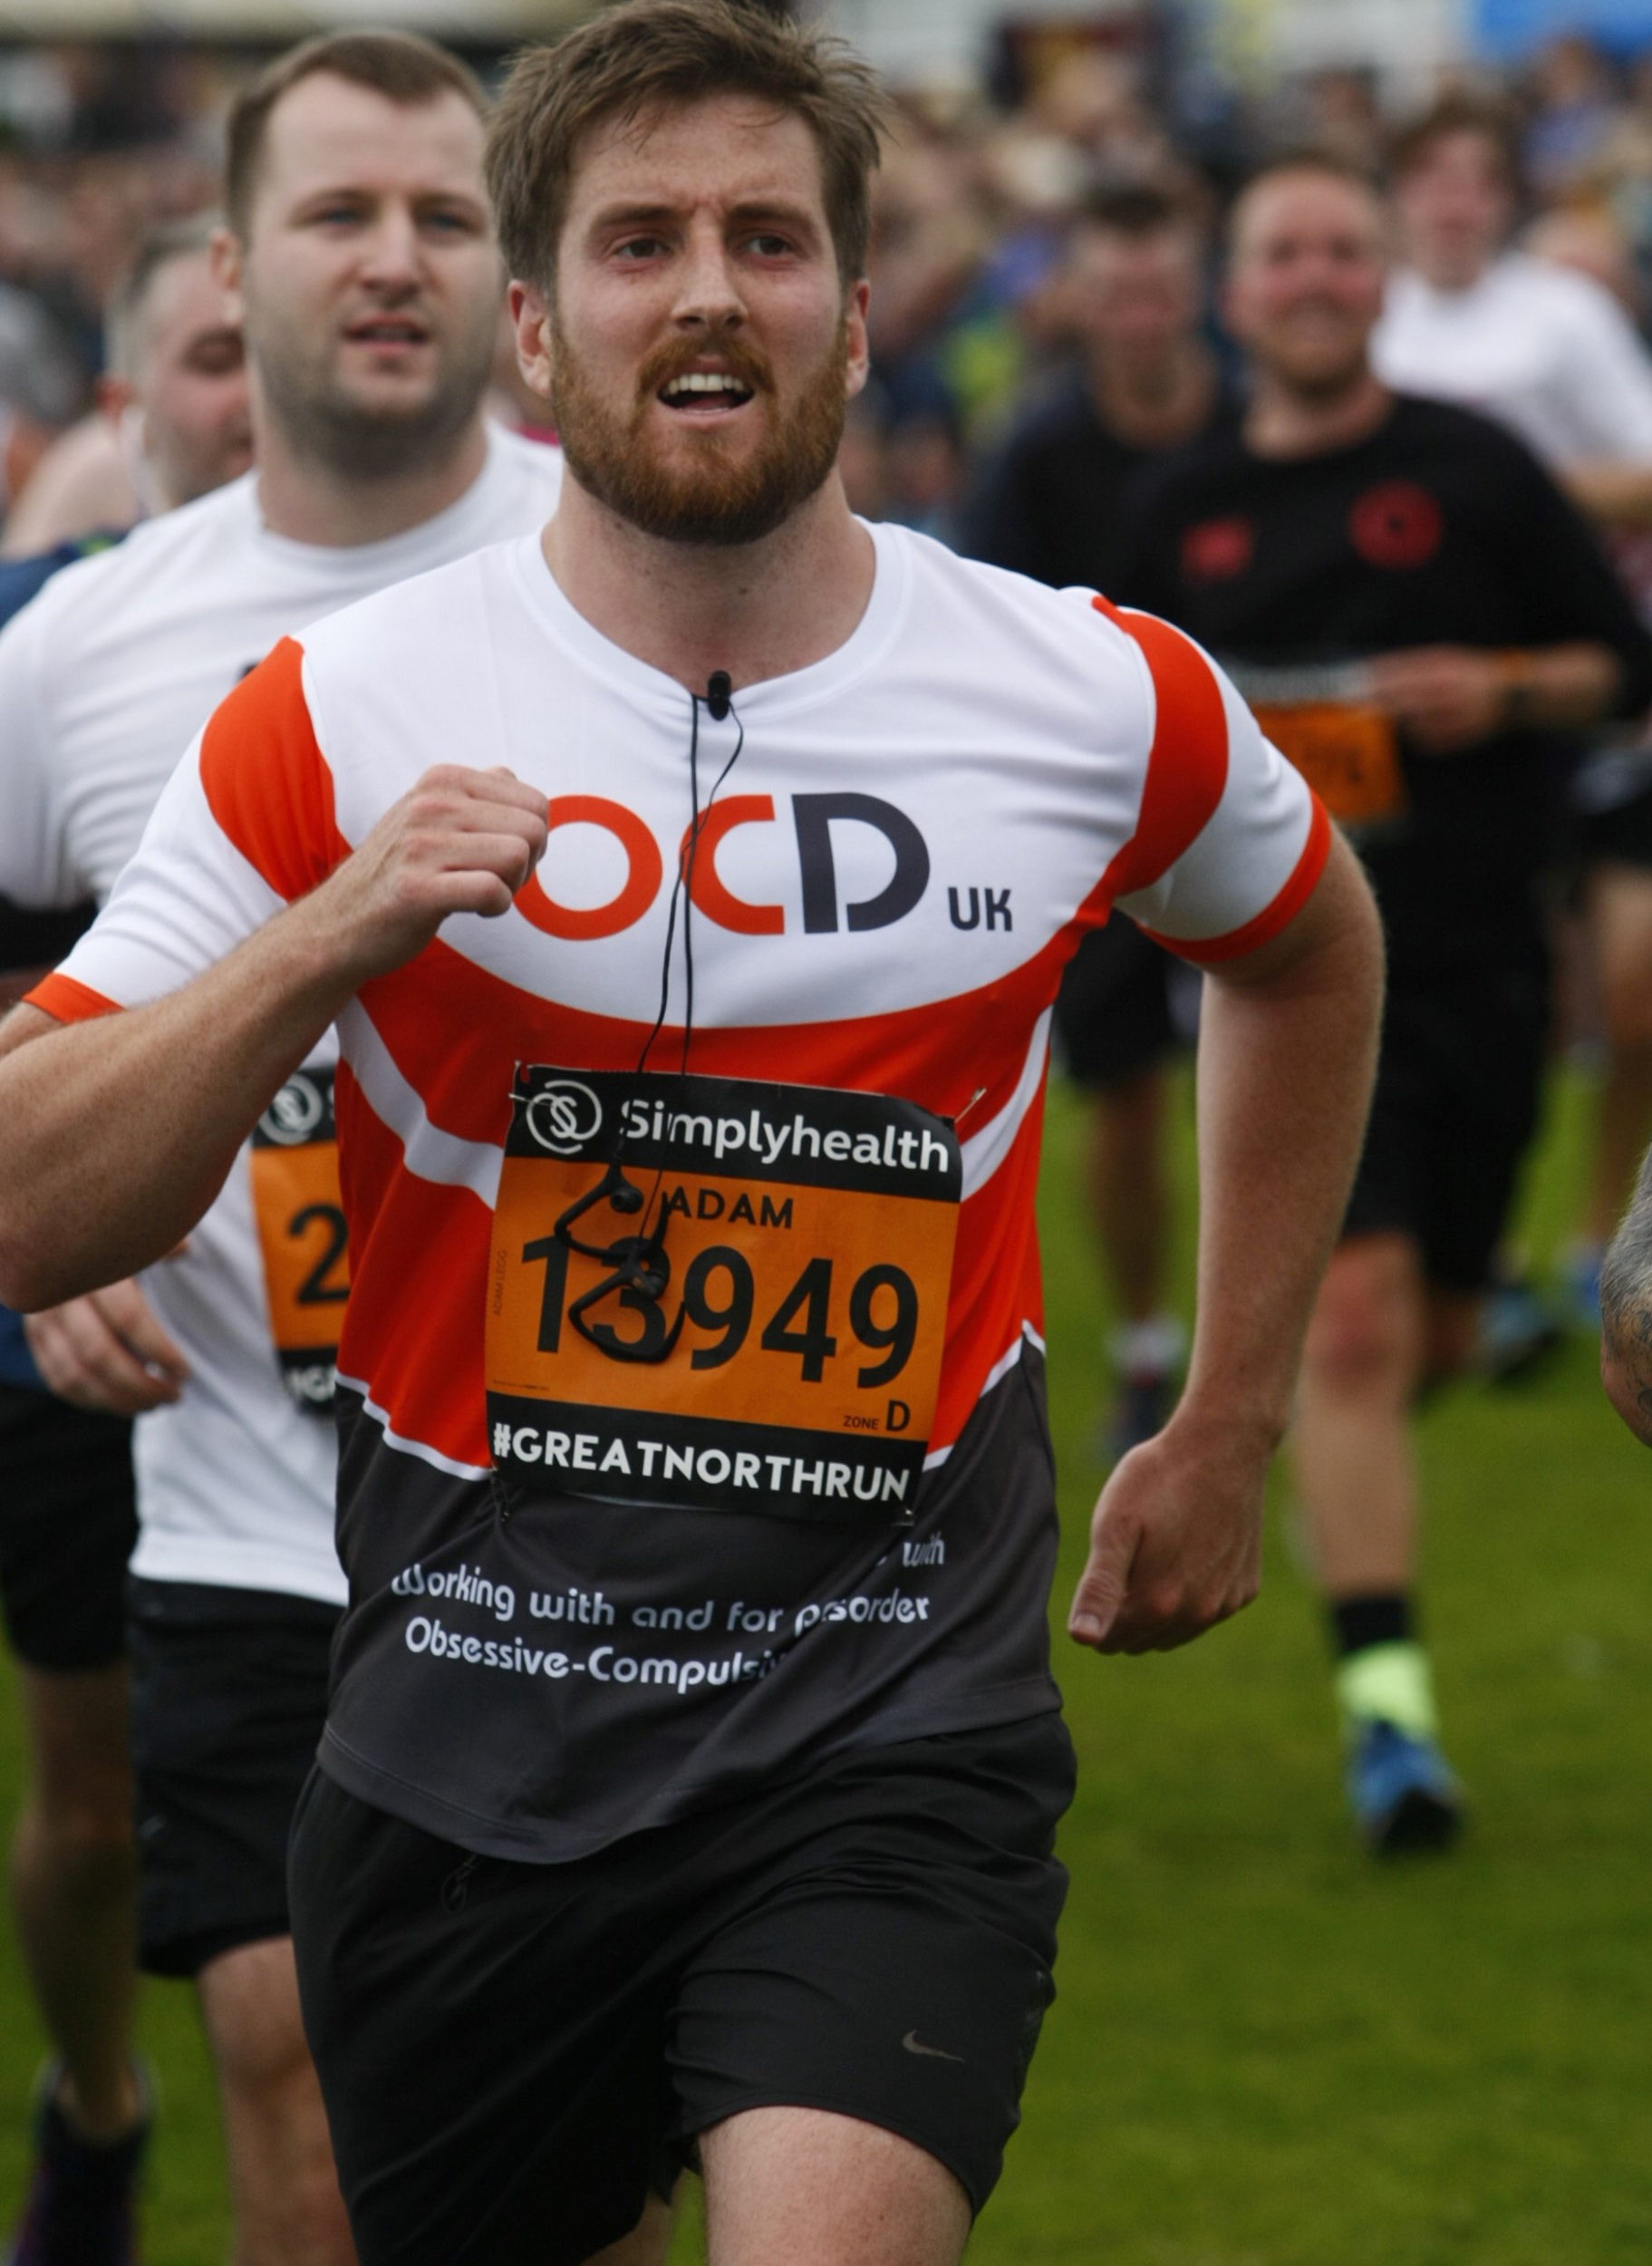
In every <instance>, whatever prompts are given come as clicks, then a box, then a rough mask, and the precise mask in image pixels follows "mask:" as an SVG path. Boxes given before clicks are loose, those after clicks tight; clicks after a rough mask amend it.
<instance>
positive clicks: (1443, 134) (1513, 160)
mask: <svg viewBox="0 0 1652 2266" xmlns="http://www.w3.org/2000/svg"><path fill="white" fill-rule="evenodd" d="M1454 134H1475V135H1477V136H1478V137H1479V139H1480V140H1482V141H1483V142H1485V143H1486V144H1487V145H1488V147H1489V148H1490V149H1491V150H1492V152H1493V156H1494V157H1495V158H1496V160H1497V169H1498V170H1499V172H1500V173H1501V174H1502V179H1503V186H1504V187H1505V188H1506V189H1509V191H1510V192H1511V193H1512V195H1513V196H1515V197H1519V196H1521V195H1522V192H1523V189H1524V180H1523V175H1522V165H1521V155H1520V136H1519V133H1518V131H1517V130H1516V127H1515V123H1514V121H1513V119H1512V117H1511V115H1510V113H1509V111H1507V110H1506V109H1505V108H1504V107H1503V105H1502V103H1501V102H1493V101H1490V100H1489V99H1488V98H1487V97H1485V96H1483V95H1476V94H1468V93H1463V92H1458V93H1454V94H1444V95H1442V96H1441V98H1440V100H1439V101H1438V102H1435V103H1432V104H1431V105H1430V107H1429V108H1428V109H1427V110H1425V111H1423V112H1422V114H1421V116H1420V117H1416V118H1414V119H1412V120H1411V121H1409V123H1408V124H1406V125H1405V126H1402V127H1401V128H1400V130H1399V131H1398V132H1397V133H1396V135H1395V136H1394V138H1393V140H1391V141H1390V142H1389V144H1388V172H1389V175H1390V177H1391V178H1392V179H1394V180H1396V181H1397V180H1401V179H1404V177H1405V176H1406V174H1407V173H1410V172H1414V171H1415V169H1416V168H1417V167H1418V166H1419V165H1421V164H1423V163H1424V162H1425V160H1426V159H1427V158H1428V156H1429V155H1430V153H1431V152H1432V151H1433V150H1434V148H1435V144H1436V143H1438V142H1442V141H1445V140H1449V139H1450V137H1451V136H1452V135H1454Z"/></svg>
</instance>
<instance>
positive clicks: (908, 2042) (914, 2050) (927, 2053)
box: [901, 2030, 963, 2062]
mask: <svg viewBox="0 0 1652 2266" xmlns="http://www.w3.org/2000/svg"><path fill="white" fill-rule="evenodd" d="M901 2043H902V2045H903V2046H904V2047H905V2048H906V2050H907V2052H908V2053H909V2054H923V2056H924V2057H925V2058H926V2059H928V2060H930V2061H956V2062H961V2061H962V2059H963V2056H962V2055H961V2054H949V2053H946V2052H943V2050H942V2048H940V2047H939V2046H925V2045H923V2044H922V2043H921V2042H920V2040H919V2037H918V2033H917V2031H916V2030H908V2031H907V2033H906V2035H905V2037H904V2038H903V2039H902V2040H901Z"/></svg>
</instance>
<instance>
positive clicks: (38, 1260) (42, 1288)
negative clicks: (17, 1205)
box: [0, 1200, 64, 1314]
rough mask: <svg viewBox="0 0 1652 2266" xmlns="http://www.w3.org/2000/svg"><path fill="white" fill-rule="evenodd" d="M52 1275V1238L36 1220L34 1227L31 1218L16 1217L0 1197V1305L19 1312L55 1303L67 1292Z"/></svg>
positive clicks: (22, 1312)
mask: <svg viewBox="0 0 1652 2266" xmlns="http://www.w3.org/2000/svg"><path fill="white" fill-rule="evenodd" d="M31 1230H32V1232H31ZM63 1296H64V1293H63V1290H62V1289H61V1287H60V1286H59V1284H58V1283H56V1282H55V1281H54V1280H53V1254H52V1251H51V1246H50V1242H49V1239H48V1238H47V1237H45V1236H44V1235H42V1234H41V1233H40V1230H39V1226H38V1224H37V1223H34V1224H33V1227H32V1224H31V1223H30V1222H29V1221H28V1220H26V1219H19V1218H15V1217H14V1216H13V1215H12V1206H10V1205H8V1204H6V1203H5V1202H4V1201H3V1200H0V1305H5V1306H9V1307H11V1309H12V1310H13V1312H14V1313H19V1314H33V1313H37V1312H39V1310H40V1309H41V1307H43V1306H55V1305H56V1304H58V1303H59V1302H60V1301H61V1300H62V1299H63Z"/></svg>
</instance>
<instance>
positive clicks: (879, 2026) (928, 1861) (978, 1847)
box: [668, 1715, 1072, 2256]
mask: <svg viewBox="0 0 1652 2266" xmlns="http://www.w3.org/2000/svg"><path fill="white" fill-rule="evenodd" d="M1071 1757H1072V1749H1071V1746H1070V1743H1069V1742H1068V1738H1067V1733H1066V1730H1065V1728H1064V1726H1063V1725H1062V1723H1061V1721H1060V1719H1059V1718H1058V1717H1057V1716H1053V1715H1052V1716H1045V1717H1039V1718H1036V1719H1033V1720H1032V1721H1030V1722H1027V1723H1020V1724H1015V1725H1010V1726H1004V1727H1000V1728H999V1729H993V1730H988V1731H983V1732H977V1733H969V1734H961V1735H959V1736H957V1737H955V1738H941V1739H927V1740H919V1741H913V1742H912V1743H911V1744H910V1745H909V1746H906V1747H903V1748H893V1749H890V1750H887V1752H886V1753H884V1755H881V1756H880V1755H875V1754H874V1755H871V1756H867V1757H865V1758H861V1761H860V1763H859V1765H858V1766H857V1767H856V1769H855V1771H854V1772H853V1773H852V1772H849V1771H846V1770H845V1771H839V1772H836V1773H834V1774H833V1775H832V1777H831V1778H830V1780H829V1781H828V1782H826V1783H824V1784H822V1785H820V1786H818V1787H799V1788H797V1789H794V1790H789V1791H788V1793H787V1796H785V1797H783V1798H782V1799H781V1800H780V1801H779V1802H778V1804H777V1805H775V1810H776V1812H777V1813H778V1814H774V1815H770V1816H767V1817H766V1818H765V1819H764V1821H763V1826H762V1832H763V1835H764V1836H766V1837H768V1836H773V1838H774V1843H775V1854H774V1856H773V1858H772V1859H769V1860H767V1861H761V1862H759V1865H758V1871H757V1873H756V1874H755V1875H754V1876H751V1877H749V1882H748V1884H747V1886H746V1889H745V1891H744V1893H743V1894H741V1895H740V1896H739V1897H738V1898H733V1899H729V1900H728V1901H727V1902H726V1903H725V1910H726V1913H727V1916H726V1917H725V1918H723V1919H722V1920H720V1922H719V1923H718V1924H717V1925H716V1926H715V1927H714V1928H712V1929H711V1930H710V1932H708V1934H707V1936H706V1939H705V1941H704V1942H703V1944H702V1945H701V1947H700V1949H698V1950H697V1951H695V1953H694V1954H693V1956H692V1958H691V1961H689V1963H688V1965H687V1967H686V1969H685V1971H684V1973H683V1976H682V1979H681V1983H680V1985H679V1987H678V1992H677V1998H676V2001H675V2006H674V2009H673V2016H672V2024H671V2036H670V2041H669V2046H668V2060H669V2067H670V2073H671V2089H672V2093H673V2095H674V2097H675V2100H676V2103H677V2110H676V2130H677V2132H678V2133H679V2134H680V2135H682V2136H683V2137H684V2138H688V2137H691V2136H693V2135H703V2134H705V2133H706V2132H708V2131H710V2129H711V2128H712V2127H713V2126H718V2125H721V2124H724V2123H725V2122H726V2121H727V2120H728V2119H729V2118H730V2117H738V2116H740V2115H741V2114H742V2112H744V2111H747V2110H750V2109H756V2108H767V2107H776V2106H792V2107H807V2108H812V2109H817V2110H821V2111H825V2112H829V2113H830V2114H831V2115H832V2116H835V2117H837V2118H846V2119H854V2120H857V2121H858V2122H859V2123H861V2124H863V2125H869V2126H877V2127H879V2128H880V2129H881V2130H882V2131H883V2132H884V2133H887V2134H893V2135H897V2136H898V2137H899V2138H900V2139H901V2140H903V2142H906V2143H908V2144H910V2145H911V2146H912V2147H913V2148H914V2149H918V2150H922V2151H923V2154H924V2155H926V2156H927V2157H929V2158H931V2159H932V2160H933V2162H934V2163H935V2164H938V2165H941V2166H943V2167H944V2168H945V2170H946V2171H947V2173H948V2174H950V2175H951V2179H952V2182H953V2183H955V2184H956V2185H957V2187H958V2188H959V2189H961V2191H962V2193H963V2194H964V2195H965V2196H966V2197H967V2198H968V2202H969V2206H970V2208H971V2210H972V2211H979V2210H980V2209H981V2205H982V2204H983V2203H985V2201H986V2199H987V2197H988V2195H989V2194H990V2193H991V2190H992V2188H993V2185H994V2184H995V2183H996V2181H997V2179H998V2175H999V2173H1000V2169H1001V2167H1002V2161H1003V2151H1004V2147H1005V2144H1006V2143H1007V2141H1008V2140H1009V2137H1010V2134H1011V2133H1012V2132H1013V2130H1014V2129H1015V2126H1016V2125H1017V2124H1018V2122H1019V2102H1020V2094H1021V2087H1022V2085H1023V2083H1024V2082H1025V2079H1026V2075H1027V2070H1028V2067H1029V2063H1030V2061H1031V2058H1032V2053H1033V2048H1034V2047H1035V2045H1036V2043H1037V2040H1038V2036H1039V2026H1040V2024H1041V2023H1042V2021H1043V2018H1044V2013H1045V2010H1046V2009H1047V2007H1048V2004H1049V2002H1050V2000H1051V1998H1052V1996H1053V1993H1054V1984H1053V1980H1052V1975H1051V1970H1052V1967H1053V1964H1054V1960H1055V1951H1056V1939H1055V1932H1056V1922H1057V1919H1058V1915H1059V1913H1060V1909H1061V1904H1062V1900H1063V1898H1064V1896H1065V1893H1066V1887H1067V1875H1066V1874H1065V1872H1064V1870H1063V1868H1062V1867H1061V1865H1060V1864H1058V1862H1057V1860H1056V1858H1055V1856H1054V1854H1053V1848H1052V1844H1053V1838H1054V1832H1055V1825H1056V1822H1057V1820H1058V1818H1059V1816H1060V1815H1061V1813H1062V1811H1063V1809H1064V1808H1065V1807H1066V1805H1067V1802H1068V1799H1069V1798H1070V1795H1071V1787H1072V1775H1071V1774H1072V1761H1071ZM811 1808H814V1809H815V1810H816V1813H817V1815H818V1817H819V1820H820V1822H819V1825H818V1827H817V1829H816V1830H813V1831H811V1830H810V1825H809V1814H810V1811H811ZM782 1844H783V1845H782ZM836 2254H837V2253H836V2252H833V2253H832V2255H833V2256H836ZM845 2255H848V2253H845Z"/></svg>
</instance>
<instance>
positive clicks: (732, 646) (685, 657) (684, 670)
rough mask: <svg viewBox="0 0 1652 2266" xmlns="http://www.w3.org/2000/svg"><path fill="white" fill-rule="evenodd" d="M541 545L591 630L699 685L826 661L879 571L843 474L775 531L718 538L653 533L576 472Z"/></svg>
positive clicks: (697, 688)
mask: <svg viewBox="0 0 1652 2266" xmlns="http://www.w3.org/2000/svg"><path fill="white" fill-rule="evenodd" d="M543 547H544V551H545V558H546V565H547V566H548V567H549V568H550V570H551V573H552V576H554V577H555V581H556V584H557V586H558V587H559V588H560V589H561V591H562V594H563V596H564V597H565V598H566V599H567V601H568V603H569V605H572V606H573V607H574V608H575V611H576V612H577V613H579V614H581V615H584V618H585V620H586V621H587V622H589V623H590V624H591V625H592V627H593V628H594V629H596V630H600V631H601V633H602V634H603V635H604V637H606V638H608V639H609V640H610V641H611V643H613V644H616V645H618V646H620V647H621V648H622V649H623V651H624V652H626V653H628V654H633V656H634V657H635V658H636V659H637V660H639V661H644V662H647V663H648V664H649V665H650V666H651V667H652V668H655V669H658V670H660V671H662V673H664V674H665V675H667V676H672V677H675V678H676V680H677V682H678V683H680V684H681V685H683V686H685V687H686V688H687V689H688V690H689V691H691V692H703V691H704V689H705V684H706V680H707V678H708V677H709V676H710V674H711V673H712V671H713V670H718V669H723V670H726V671H727V672H728V673H729V677H730V678H731V679H732V680H733V683H735V685H736V686H737V687H738V686H747V685H751V684H757V683H762V682H764V681H765V680H766V679H768V678H770V677H779V676H789V675H791V674H793V673H795V672H796V671H797V670H799V669H807V668H809V667H811V666H812V665H813V663H816V662H817V661H824V660H825V659H826V656H827V655H828V654H834V653H836V651H837V649H838V647H839V646H840V645H842V644H846V643H847V641H848V639H849V638H850V637H851V636H852V635H853V634H854V632H855V628H856V626H857V625H858V624H859V622H860V619H861V616H862V615H864V614H865V610H866V606H867V604H868V602H869V600H870V598H871V596H872V586H873V581H874V575H875V571H876V554H875V552H874V547H873V544H872V538H871V537H870V536H869V535H868V534H867V533H866V530H865V528H863V527H862V526H861V525H860V523H859V521H858V520H856V519H855V517H854V516H853V514H852V513H851V512H850V509H849V506H848V499H847V498H846V497H845V494H844V489H843V483H842V481H841V479H839V478H838V475H837V474H836V472H833V473H832V474H831V476H830V478H829V479H827V480H826V485H825V486H824V487H823V488H822V489H820V490H819V492H818V493H817V494H816V495H814V496H812V497H810V499H808V501H807V503H805V504H803V505H801V506H800V507H799V508H798V509H797V510H796V511H795V512H793V513H792V515H791V516H790V518H787V520H786V521H785V523H784V524H783V525H782V526H781V527H779V528H776V530H775V532H774V533H773V534H772V535H769V536H766V537H764V538H763V539H762V541H760V542H758V543H747V544H741V545H739V546H737V547H715V546H710V545H706V544H691V543H669V542H662V541H661V540H660V539H658V538H657V537H653V536H649V535H644V534H643V533H642V531H641V530H640V529H639V528H635V527H633V526H632V525H631V524H630V523H629V522H628V521H626V520H624V519H622V518H620V517H619V516H618V515H617V513H615V512H613V511H612V510H610V509H609V508H607V506H606V505H604V504H601V503H598V502H597V500H596V499H595V498H594V497H593V496H592V495H591V494H590V493H589V492H588V491H587V490H586V489H584V488H582V487H581V486H580V484H579V481H578V479H576V478H575V474H574V473H573V471H572V470H569V472H568V473H567V475H566V477H565V479H564V482H563V489H562V499H561V501H560V503H559V504H558V506H557V510H556V516H555V518H554V519H553V520H552V521H551V523H550V525H549V527H548V528H546V531H545V537H544V544H543Z"/></svg>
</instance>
